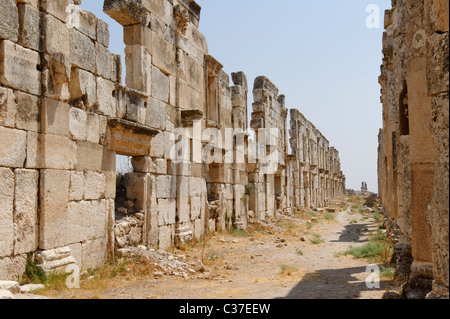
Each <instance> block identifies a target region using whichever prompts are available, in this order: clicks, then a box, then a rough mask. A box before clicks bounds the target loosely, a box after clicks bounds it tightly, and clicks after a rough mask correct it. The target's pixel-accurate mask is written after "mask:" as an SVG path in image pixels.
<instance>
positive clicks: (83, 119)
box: [69, 107, 87, 141]
mask: <svg viewBox="0 0 450 319" xmlns="http://www.w3.org/2000/svg"><path fill="white" fill-rule="evenodd" d="M86 123H87V114H86V112H85V111H83V110H80V109H77V108H74V107H72V108H70V111H69V132H70V135H71V136H72V139H74V140H78V141H84V140H86V126H87V125H86Z"/></svg>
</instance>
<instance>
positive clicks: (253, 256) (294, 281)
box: [98, 209, 386, 299]
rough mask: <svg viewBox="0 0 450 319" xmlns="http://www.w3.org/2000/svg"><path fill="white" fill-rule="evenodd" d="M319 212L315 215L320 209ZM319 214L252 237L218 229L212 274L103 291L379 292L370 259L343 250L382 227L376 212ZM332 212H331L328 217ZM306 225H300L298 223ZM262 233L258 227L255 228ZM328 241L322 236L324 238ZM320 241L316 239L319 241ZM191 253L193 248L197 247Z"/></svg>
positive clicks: (188, 294) (226, 295)
mask: <svg viewBox="0 0 450 319" xmlns="http://www.w3.org/2000/svg"><path fill="white" fill-rule="evenodd" d="M316 216H317V215H316ZM327 216H328V218H327V219H325V218H323V215H320V214H318V216H317V217H312V220H313V223H308V222H307V221H305V220H304V219H301V218H298V217H292V216H289V217H288V216H285V217H283V218H282V219H281V220H278V221H276V222H273V223H268V224H262V225H257V228H258V229H259V230H258V231H257V232H252V233H251V236H252V237H250V236H249V237H239V236H236V234H235V235H234V236H233V235H231V234H220V235H217V236H215V237H213V238H212V239H211V240H210V241H209V242H208V246H207V247H208V248H207V253H208V255H209V257H210V259H213V260H211V262H210V263H209V264H208V265H207V268H209V271H210V272H211V273H213V275H211V276H210V277H209V278H207V279H187V280H186V279H180V278H175V277H167V276H163V277H161V278H159V279H151V280H144V281H140V282H138V283H134V284H131V285H124V286H121V287H114V288H109V289H107V290H105V291H104V292H103V293H102V294H101V295H100V296H98V297H99V298H113V299H114V298H121V299H122V298H126V299H128V298H129V299H143V298H144V299H150V298H151V299H230V298H231V299H274V298H288V299H312V298H313V299H357V298H362V299H379V298H381V297H382V295H383V293H384V287H385V285H386V283H382V285H381V289H368V288H367V286H366V282H365V281H366V278H367V277H368V275H369V273H367V272H366V267H367V266H368V262H367V261H365V260H360V259H355V258H353V257H347V256H343V255H339V254H340V253H342V252H344V251H346V250H347V249H348V248H349V246H351V245H352V246H358V245H363V244H364V243H365V242H367V240H368V238H369V234H370V233H371V232H376V228H377V225H376V222H375V220H374V219H372V218H367V217H363V216H362V215H361V214H358V213H352V212H351V211H350V210H349V209H347V210H345V211H339V210H338V211H337V212H336V213H334V214H328V215H327ZM330 216H332V217H330ZM299 229H300V231H299ZM255 234H256V235H255ZM321 241H323V242H321ZM313 242H314V243H313ZM189 254H192V255H195V254H194V253H193V252H190V253H189V252H188V257H192V256H190V255H189Z"/></svg>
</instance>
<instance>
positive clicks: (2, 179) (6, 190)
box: [0, 168, 14, 257]
mask: <svg viewBox="0 0 450 319" xmlns="http://www.w3.org/2000/svg"><path fill="white" fill-rule="evenodd" d="M13 205H14V173H13V172H12V171H11V170H10V169H8V168H0V237H1V238H2V240H1V241H0V257H3V256H10V255H12V253H13V249H14V246H13V245H14V244H13V242H14V224H13V209H14V206H13Z"/></svg>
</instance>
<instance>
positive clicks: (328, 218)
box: [323, 213, 334, 220]
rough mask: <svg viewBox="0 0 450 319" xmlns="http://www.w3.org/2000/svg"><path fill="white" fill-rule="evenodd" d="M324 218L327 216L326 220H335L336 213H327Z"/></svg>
mask: <svg viewBox="0 0 450 319" xmlns="http://www.w3.org/2000/svg"><path fill="white" fill-rule="evenodd" d="M323 218H325V219H326V220H334V215H333V214H331V213H325V214H324V215H323Z"/></svg>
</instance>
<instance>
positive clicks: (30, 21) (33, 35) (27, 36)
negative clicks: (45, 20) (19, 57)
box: [17, 4, 41, 51]
mask: <svg viewBox="0 0 450 319" xmlns="http://www.w3.org/2000/svg"><path fill="white" fill-rule="evenodd" d="M17 7H18V9H19V44H20V45H21V46H23V47H26V48H29V49H33V50H36V51H39V49H40V37H41V34H40V19H41V16H40V12H39V10H38V9H37V8H35V7H33V6H32V5H28V4H19V5H18V6H17Z"/></svg>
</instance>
